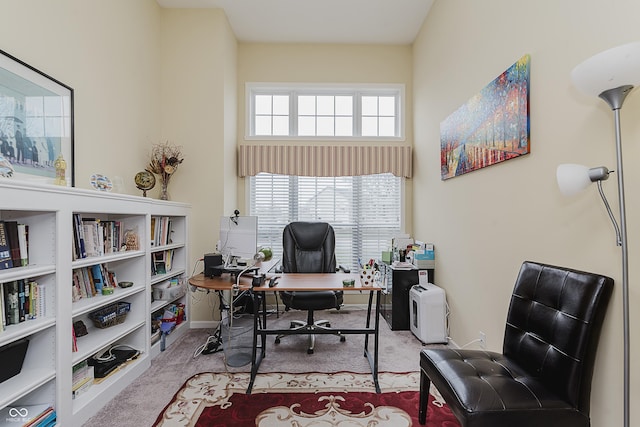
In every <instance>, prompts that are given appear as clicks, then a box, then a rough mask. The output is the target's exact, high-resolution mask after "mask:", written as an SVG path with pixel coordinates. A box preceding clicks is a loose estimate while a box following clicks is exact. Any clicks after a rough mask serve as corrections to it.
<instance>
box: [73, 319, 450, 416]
mask: <svg viewBox="0 0 640 427" xmlns="http://www.w3.org/2000/svg"><path fill="white" fill-rule="evenodd" d="M365 316H366V311H365V310H362V309H357V308H351V307H344V308H343V309H342V310H339V311H325V312H323V313H322V318H324V319H329V320H330V321H331V323H332V325H333V326H339V325H345V326H346V325H364V319H365ZM305 318H306V313H304V312H300V311H290V312H287V313H283V314H281V315H280V318H276V316H275V314H274V315H272V316H271V317H270V318H269V320H268V324H269V326H270V327H271V326H276V327H281V328H287V327H288V325H289V322H290V321H291V320H292V319H299V320H305ZM211 332H212V331H211V330H207V329H193V330H191V331H190V332H188V333H187V334H186V335H185V336H184V337H182V338H181V339H180V340H179V341H177V342H176V343H174V345H172V346H171V347H169V348H168V349H167V350H166V351H165V352H163V353H161V354H160V355H159V356H158V357H156V358H155V359H154V360H153V362H152V365H151V368H150V369H148V370H147V371H146V372H145V373H144V374H143V375H141V376H140V377H139V378H137V379H136V380H135V381H134V382H133V383H132V384H131V385H129V386H128V387H127V388H126V389H125V390H124V391H123V392H122V393H120V394H119V395H118V396H116V398H114V399H113V400H111V401H110V402H109V403H107V404H106V405H105V406H104V407H103V409H102V410H100V411H99V412H98V413H97V414H96V415H95V416H94V417H92V418H91V419H89V420H88V421H87V423H85V424H84V425H85V426H86V427H98V426H100V427H102V426H105V425H114V426H119V427H127V426H132V427H133V426H135V427H144V426H151V425H153V422H154V421H155V419H156V417H157V416H158V415H159V414H160V412H161V411H162V409H163V408H164V407H165V406H166V405H167V404H168V403H169V402H170V401H171V399H172V398H173V396H174V394H175V393H176V392H177V391H178V390H179V389H180V387H181V386H182V385H183V384H184V383H185V381H186V380H187V379H189V378H190V377H192V376H193V375H195V374H198V373H202V372H225V371H228V372H249V371H250V365H245V366H242V367H237V368H231V367H227V366H226V365H225V358H224V352H218V353H212V354H201V355H199V356H197V357H195V358H194V352H195V351H196V350H197V349H198V347H200V346H201V345H203V344H204V343H205V342H206V340H207V337H208V336H209V334H210V333H211ZM363 345H364V337H362V336H357V335H349V336H347V340H346V342H343V343H341V342H340V341H339V338H338V337H336V336H333V335H320V336H317V337H316V346H315V353H314V354H312V355H308V354H307V352H306V346H307V338H306V337H305V336H288V337H285V338H283V339H282V342H281V343H280V344H279V345H275V344H274V343H273V337H268V344H267V348H266V358H265V359H264V360H263V361H262V364H261V366H260V371H259V372H291V373H304V372H339V371H349V372H361V373H370V372H371V371H370V368H369V364H368V362H367V359H366V358H365V357H364V356H363V350H362V349H363ZM437 346H440V345H437ZM421 348H422V343H420V341H419V340H418V339H417V338H415V336H414V335H413V334H412V333H411V332H410V331H391V330H390V329H389V327H388V325H387V324H386V322H384V321H383V320H381V321H380V348H379V356H380V362H379V371H380V372H385V371H386V372H417V371H418V370H419V369H420V368H419V367H420V358H419V352H420V349H421ZM258 375H260V374H259V373H258Z"/></svg>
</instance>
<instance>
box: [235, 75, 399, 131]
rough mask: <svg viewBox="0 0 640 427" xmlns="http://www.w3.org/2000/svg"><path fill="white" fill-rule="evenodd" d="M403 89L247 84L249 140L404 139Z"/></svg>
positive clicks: (375, 86)
mask: <svg viewBox="0 0 640 427" xmlns="http://www.w3.org/2000/svg"><path fill="white" fill-rule="evenodd" d="M403 98H404V86H402V85H372V86H364V85H348V86H346V85H345V86H339V85H331V86H328V85H310V84H304V85H297V86H291V85H279V84H259V83H248V84H247V106H248V110H247V111H248V113H247V131H246V136H247V138H256V139H259V138H271V137H278V138H280V139H282V138H283V137H284V138H333V139H345V138H346V139H356V138H367V139H372V138H384V139H401V138H403V135H404V133H403V117H402V105H403V103H404V100H403Z"/></svg>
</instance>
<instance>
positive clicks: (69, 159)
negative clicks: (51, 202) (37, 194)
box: [0, 50, 74, 187]
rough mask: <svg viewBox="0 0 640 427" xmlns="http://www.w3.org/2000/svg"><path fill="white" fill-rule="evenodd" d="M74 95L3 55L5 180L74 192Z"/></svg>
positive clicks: (1, 152) (0, 142) (0, 93)
mask: <svg viewBox="0 0 640 427" xmlns="http://www.w3.org/2000/svg"><path fill="white" fill-rule="evenodd" d="M73 144H74V132H73V89H72V88H71V87H69V86H67V85H66V84H64V83H61V82H60V81H58V80H56V79H55V78H53V77H51V76H49V75H47V74H45V73H43V72H42V71H40V70H38V69H36V68H34V67H32V66H31V65H29V64H27V63H25V62H23V61H21V60H20V59H18V58H16V57H14V56H12V55H10V54H9V53H7V52H5V51H3V50H0V179H14V180H20V181H33V182H38V183H44V184H58V185H63V186H67V187H73V186H74V147H73Z"/></svg>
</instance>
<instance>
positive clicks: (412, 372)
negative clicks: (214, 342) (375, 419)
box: [153, 371, 418, 425]
mask: <svg viewBox="0 0 640 427" xmlns="http://www.w3.org/2000/svg"><path fill="white" fill-rule="evenodd" d="M416 372H418V371H404V372H394V371H381V372H378V374H398V375H402V374H414V373H416ZM249 373H250V372H245V371H239V372H216V371H204V372H199V373H197V374H193V375H192V376H190V377H189V378H187V379H186V380H185V381H184V382H183V383H182V385H181V386H180V387H178V390H177V391H176V392H175V393H174V394H173V396H172V397H171V400H169V403H167V404H166V405H165V406H164V407H163V408H162V410H161V411H160V413H159V414H158V416H157V417H156V420H155V421H154V423H153V425H157V424H158V423H159V422H160V421H161V420H162V415H163V414H164V413H165V411H166V410H167V409H169V406H170V405H171V404H172V403H173V402H174V401H175V400H176V398H177V397H178V393H180V390H182V389H183V388H184V387H185V386H186V385H187V383H188V382H189V381H191V379H192V378H195V377H197V376H198V375H203V374H225V375H226V374H249ZM265 373H267V374H284V375H306V374H326V375H337V374H356V375H366V374H367V373H366V372H353V371H335V372H316V371H312V372H288V371H273V372H265ZM258 375H260V373H258ZM369 375H372V374H371V373H369ZM374 392H375V390H374ZM382 392H383V393H384V391H382Z"/></svg>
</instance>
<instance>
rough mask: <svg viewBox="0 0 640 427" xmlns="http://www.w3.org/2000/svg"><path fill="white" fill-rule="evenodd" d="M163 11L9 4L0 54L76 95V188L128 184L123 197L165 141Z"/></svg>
mask: <svg viewBox="0 0 640 427" xmlns="http://www.w3.org/2000/svg"><path fill="white" fill-rule="evenodd" d="M159 14H160V8H159V7H158V5H157V3H156V2H155V1H153V0H145V1H135V2H132V1H129V0H110V1H108V2H107V1H86V0H57V1H55V2H52V1H47V0H30V1H21V0H7V1H3V2H2V3H1V4H0V16H2V25H0V49H2V50H4V51H6V52H7V53H9V54H11V55H13V56H15V57H17V58H19V59H20V60H22V61H24V62H26V63H28V64H29V65H31V66H33V67H36V68H38V69H39V70H40V71H42V72H44V73H47V74H49V75H50V76H52V77H54V78H56V79H58V80H60V81H61V82H63V83H65V84H67V85H68V86H71V87H72V88H73V89H74V99H75V117H74V119H75V155H76V161H75V171H76V174H75V182H76V187H83V188H91V186H90V184H89V180H90V176H91V174H92V173H101V174H104V175H107V176H109V177H110V178H115V177H121V178H122V179H123V182H124V192H127V193H131V194H140V192H139V191H138V190H137V189H136V188H135V185H134V183H133V176H134V175H135V173H136V172H138V171H140V170H142V169H144V166H145V164H146V160H147V155H148V153H147V143H148V142H149V141H155V140H157V138H158V137H159V135H160V130H159V128H158V127H157V124H158V116H159V113H160V102H159V100H160V93H159V89H160V74H159V73H158V64H159V58H160V37H159V35H160V21H159Z"/></svg>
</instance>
